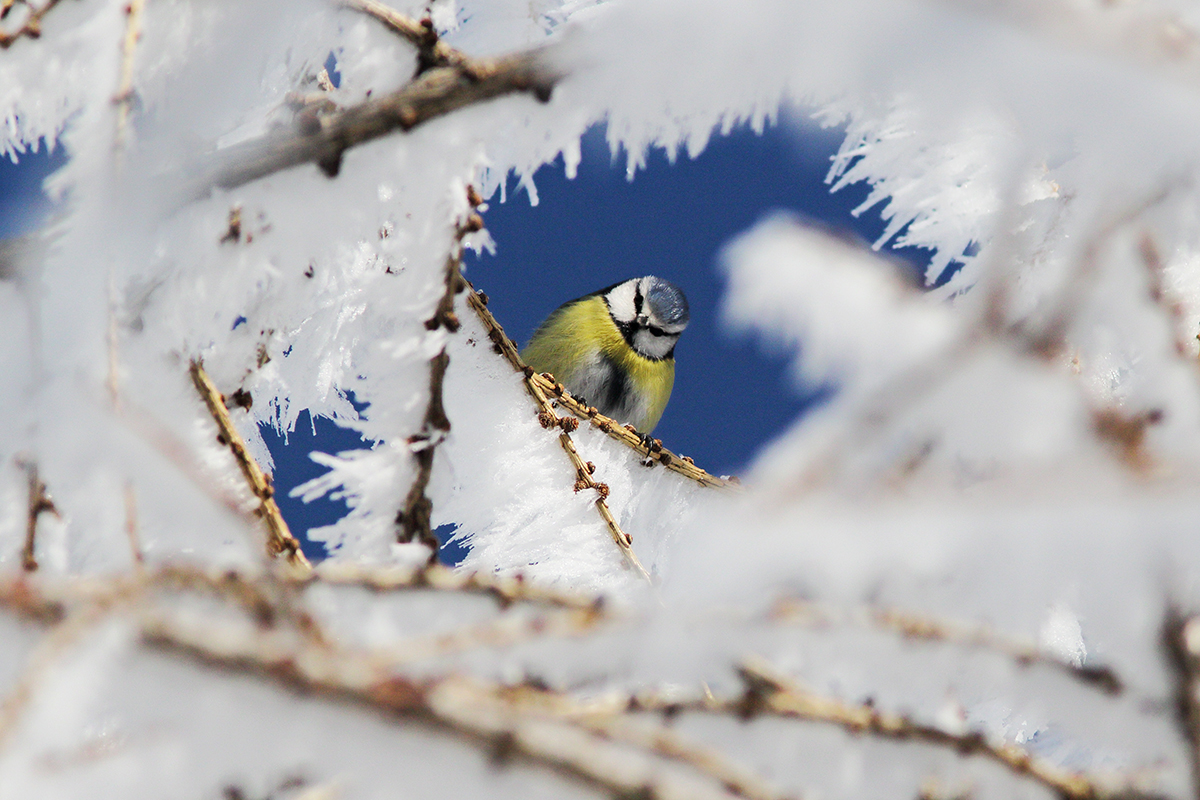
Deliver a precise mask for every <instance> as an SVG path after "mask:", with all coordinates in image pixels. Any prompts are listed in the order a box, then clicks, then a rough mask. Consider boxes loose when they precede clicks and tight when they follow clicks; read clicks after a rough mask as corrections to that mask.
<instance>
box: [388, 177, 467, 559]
mask: <svg viewBox="0 0 1200 800" xmlns="http://www.w3.org/2000/svg"><path fill="white" fill-rule="evenodd" d="M469 196H470V197H474V196H475V195H474V194H473V193H471V194H470V195H469ZM482 228H483V220H482V219H480V217H479V215H478V214H476V213H475V212H474V211H472V212H471V213H470V214H468V216H467V218H466V220H465V221H464V222H463V223H462V224H460V225H458V226H457V228H456V230H455V235H454V243H453V244H452V245H451V248H450V254H449V255H447V256H446V266H445V270H444V275H443V279H442V280H443V286H444V289H443V291H442V296H441V298H440V299H439V300H438V304H437V307H436V308H435V309H434V312H433V316H431V317H430V318H429V319H427V320H425V329H426V330H429V331H435V330H437V329H438V328H445V329H446V330H447V331H448V332H450V333H455V332H456V331H458V328H459V322H458V316H457V315H455V313H454V296H455V295H456V294H458V293H459V292H461V291H462V290H463V285H464V284H463V280H462V276H461V269H462V240H463V237H465V236H466V235H467V234H469V233H472V232H474V231H478V230H481V229H482ZM449 366H450V354H449V353H447V352H446V348H445V347H443V348H442V349H441V350H440V351H439V352H438V354H437V355H435V356H434V357H433V358H431V359H429V402H428V404H427V405H426V406H425V419H424V421H423V423H422V426H421V432H420V433H418V434H415V435H413V436H411V437H409V440H408V444H409V447H411V448H412V452H413V459H414V460H415V461H416V462H417V475H416V477H415V478H414V479H413V482H412V486H411V487H409V490H408V496H407V497H405V499H404V507H403V508H402V509H400V511H399V513H398V514H397V515H396V525H397V527H398V528H399V530H398V531H397V532H396V539H397V541H399V542H412V541H417V542H420V543H421V544H423V545H425V546H426V547H428V548H429V549H430V554H429V560H430V561H431V562H433V561H436V560H437V556H438V547H439V545H438V540H437V537H436V536H434V534H433V527H432V522H431V517H432V514H433V502H432V501H431V500H430V499H429V496H428V495H427V494H425V489H426V488H427V487H428V486H429V479H430V477H432V475H433V455H434V451H435V450H436V449H437V446H438V445H439V444H441V443H442V441H443V440H444V439H445V438H446V434H447V433H449V431H450V419H449V418H448V417H447V416H446V407H445V404H444V403H443V402H442V389H443V385H444V384H445V380H446V369H447V368H448V367H449Z"/></svg>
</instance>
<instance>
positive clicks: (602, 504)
mask: <svg viewBox="0 0 1200 800" xmlns="http://www.w3.org/2000/svg"><path fill="white" fill-rule="evenodd" d="M467 304H468V305H470V306H471V308H472V309H474V311H475V313H476V314H477V315H478V316H479V319H480V320H481V321H482V322H483V326H484V327H485V328H486V329H487V332H488V338H489V339H491V340H492V344H494V345H495V346H496V349H497V350H498V351H499V352H500V354H501V355H503V356H504V357H505V358H506V359H507V360H508V363H510V364H512V366H513V369H515V370H517V371H518V372H520V373H521V374H522V376H523V383H524V385H525V389H526V390H527V391H528V392H529V396H530V397H532V398H533V401H534V403H535V404H536V405H537V407H538V422H540V423H541V425H542V427H543V428H546V429H547V430H553V429H554V428H560V429H561V430H562V433H560V434H559V436H558V441H559V444H561V445H562V448H563V450H564V451H565V452H566V454H567V457H568V458H570V459H571V465H572V466H573V467H574V468H575V491H576V492H580V491H583V490H585V489H591V490H593V491H595V492H596V511H597V513H599V514H600V517H601V518H602V519H603V520H604V524H605V526H606V527H607V528H608V532H609V534H610V535H611V536H612V539H613V542H614V543H615V544H616V545H617V547H618V548H619V549H620V551H621V554H622V555H623V556H624V557H625V560H626V562H628V564H629V565H630V566H631V567H633V568H634V569H635V570H637V572H638V574H639V575H641V576H642V577H643V578H645V579H646V580H649V579H650V573H649V572H647V571H646V568H645V567H643V566H642V562H641V561H640V560H639V559H638V557H637V555H636V554H635V553H634V552H633V537H632V536H630V535H629V534H628V533H626V532H625V531H623V530H621V526H620V525H618V524H617V520H616V518H615V517H613V515H612V511H610V510H609V508H608V503H607V501H606V499H607V497H608V492H609V489H608V485H607V484H604V483H600V482H598V481H596V480H595V479H594V478H592V472H593V470H594V467H592V466H591V465H590V464H589V463H587V462H585V461H584V460H583V459H582V458H581V457H580V455H579V451H578V450H576V449H575V442H574V441H573V440H572V439H571V431H573V430H575V429H576V428H578V427H579V423H578V422H577V421H576V420H575V418H574V417H560V416H558V414H556V413H555V412H554V405H553V403H551V401H550V399H549V397H548V396H547V394H546V392H545V391H544V390H543V389H542V385H543V383H544V381H543V382H535V381H534V380H533V377H534V375H535V373H534V371H533V369H532V368H530V367H529V366H528V365H527V364H525V363H524V362H523V361H522V360H521V355H520V353H518V352H517V346H516V345H515V344H513V342H512V340H511V339H509V338H508V336H507V335H506V334H505V333H504V329H503V328H501V327H500V323H499V322H497V321H496V318H495V317H494V316H492V312H490V311H488V309H487V301H486V300H485V299H484V297H483V296H482V295H480V294H479V293H478V292H476V291H475V289H474V287H468V289H467Z"/></svg>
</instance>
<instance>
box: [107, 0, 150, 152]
mask: <svg viewBox="0 0 1200 800" xmlns="http://www.w3.org/2000/svg"><path fill="white" fill-rule="evenodd" d="M145 7H146V0H129V4H128V5H126V6H125V17H126V19H125V38H124V39H123V40H122V42H121V78H120V82H119V83H118V84H117V94H116V97H114V98H113V102H114V103H116V104H117V136H116V141H115V145H116V149H117V153H118V155H119V154H120V153H121V151H122V150H123V149H124V146H125V128H126V126H127V124H128V122H129V111H130V108H131V107H132V105H133V54H134V51H135V50H136V49H137V43H138V40H139V39H141V38H142V11H143V10H144V9H145Z"/></svg>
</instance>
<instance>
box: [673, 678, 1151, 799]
mask: <svg viewBox="0 0 1200 800" xmlns="http://www.w3.org/2000/svg"><path fill="white" fill-rule="evenodd" d="M738 674H739V675H740V676H741V678H742V680H743V681H744V682H745V684H746V693H745V695H743V697H742V698H740V699H738V700H737V701H734V704H733V705H732V706H731V705H730V703H729V702H728V701H725V702H721V701H701V703H700V704H698V705H697V706H696V707H697V708H699V709H703V710H721V711H731V710H732V711H736V712H738V713H740V714H742V715H743V716H747V717H752V716H754V715H756V714H760V713H766V714H771V715H775V716H781V717H788V718H792V719H799V720H805V721H808V722H824V723H829V724H832V725H837V726H839V727H841V728H843V729H844V730H846V731H848V732H850V733H854V734H862V735H868V736H874V737H877V738H881V739H892V740H895V741H909V742H919V743H922V744H928V745H933V746H935V747H940V748H944V749H949V750H952V751H954V752H956V753H958V754H959V755H961V756H982V757H984V758H987V759H989V760H991V761H993V762H994V763H996V764H999V765H1000V766H1002V767H1004V768H1006V769H1007V770H1009V771H1010V772H1012V773H1013V774H1015V775H1019V776H1023V777H1027V778H1030V779H1031V780H1033V781H1035V782H1037V783H1040V784H1041V785H1042V786H1044V787H1046V788H1047V789H1050V790H1051V791H1053V792H1054V793H1055V794H1056V795H1058V797H1059V798H1061V799H1062V800H1101V799H1102V798H1113V799H1114V800H1116V798H1122V800H1131V799H1132V798H1145V799H1146V800H1149V798H1152V797H1155V796H1154V795H1150V794H1147V793H1144V792H1142V791H1140V790H1138V789H1136V788H1134V787H1131V786H1121V787H1112V786H1107V785H1104V784H1102V783H1101V782H1099V781H1098V780H1097V779H1096V778H1094V777H1092V776H1089V775H1087V774H1085V773H1082V772H1074V771H1071V770H1066V769H1063V768H1061V767H1058V766H1056V765H1054V764H1051V763H1049V762H1047V761H1044V760H1042V759H1039V758H1037V757H1036V756H1034V755H1033V754H1032V753H1030V752H1029V751H1028V750H1026V749H1024V748H1023V747H1019V746H1018V745H1015V744H1010V743H1008V742H991V741H988V739H987V738H986V736H985V735H984V734H983V733H982V732H980V731H969V732H965V733H956V732H952V731H948V730H945V729H943V728H939V727H935V726H932V725H926V724H922V723H919V722H914V721H913V720H912V719H910V718H909V717H907V716H904V715H900V714H889V713H886V712H882V711H879V710H878V709H876V708H875V707H874V706H873V705H870V704H863V705H857V706H854V705H847V704H845V703H843V702H841V701H840V700H836V699H834V698H830V697H824V696H821V695H818V694H815V693H813V692H810V691H808V690H807V689H804V688H802V687H801V686H799V685H798V684H796V683H795V682H794V681H792V680H791V679H789V678H787V677H786V676H784V675H782V674H781V673H780V672H778V671H776V670H775V669H774V668H773V667H771V666H770V665H769V664H767V663H765V662H763V661H761V660H760V659H747V660H746V661H744V662H742V664H741V665H739V667H738Z"/></svg>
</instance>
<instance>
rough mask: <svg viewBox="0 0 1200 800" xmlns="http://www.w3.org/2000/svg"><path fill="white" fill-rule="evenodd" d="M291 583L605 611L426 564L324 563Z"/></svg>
mask: <svg viewBox="0 0 1200 800" xmlns="http://www.w3.org/2000/svg"><path fill="white" fill-rule="evenodd" d="M291 580H293V581H298V582H300V583H302V584H305V585H308V584H317V583H319V584H324V585H333V586H358V587H361V588H363V589H367V590H370V591H374V592H391V591H396V590H400V589H409V590H420V589H432V590H436V591H444V592H464V593H471V594H484V595H490V596H492V597H494V598H495V599H496V602H497V603H499V604H500V606H501V607H505V606H508V605H511V604H512V603H516V602H525V603H537V604H540V605H548V606H558V607H561V608H573V609H579V610H586V611H589V612H591V613H593V614H597V615H599V614H602V613H605V609H606V604H605V601H604V597H603V596H596V597H588V596H586V595H574V594H567V593H564V592H559V591H555V590H553V589H551V588H548V587H546V586H542V585H539V584H536V583H530V582H528V581H524V580H522V579H520V578H505V577H500V576H498V575H489V574H484V573H478V572H460V571H458V570H453V569H450V568H448V567H445V566H442V565H441V564H429V565H426V566H424V567H422V568H420V569H394V568H371V567H365V566H360V565H357V564H339V563H329V562H325V563H322V564H320V565H318V566H317V567H316V568H315V569H314V570H313V571H312V572H310V573H308V574H307V575H304V576H298V577H294V578H291Z"/></svg>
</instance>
